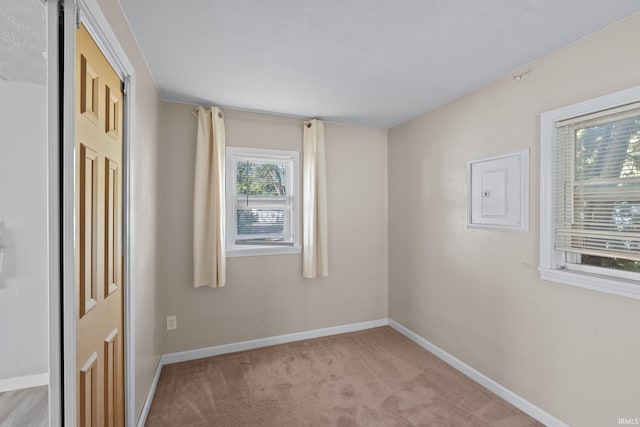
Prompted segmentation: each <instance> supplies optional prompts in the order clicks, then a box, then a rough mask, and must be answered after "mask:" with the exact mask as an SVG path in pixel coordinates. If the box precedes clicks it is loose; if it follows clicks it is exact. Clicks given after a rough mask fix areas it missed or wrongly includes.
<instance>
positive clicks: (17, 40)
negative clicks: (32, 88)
mask: <svg viewBox="0 0 640 427" xmlns="http://www.w3.org/2000/svg"><path fill="white" fill-rule="evenodd" d="M45 18H46V9H45V6H44V4H43V3H42V1H41V0H0V80H8V81H17V82H25V83H37V84H44V83H45V82H46V80H47V60H46V59H45V58H44V57H43V56H42V53H43V52H44V51H45V50H46V49H47V26H46V19H45Z"/></svg>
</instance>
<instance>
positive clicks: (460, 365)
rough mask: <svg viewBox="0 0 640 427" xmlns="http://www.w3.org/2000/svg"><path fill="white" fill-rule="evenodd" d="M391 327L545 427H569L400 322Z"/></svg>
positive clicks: (393, 322) (390, 321)
mask: <svg viewBox="0 0 640 427" xmlns="http://www.w3.org/2000/svg"><path fill="white" fill-rule="evenodd" d="M389 326H391V327H392V328H393V329H395V330H396V331H398V332H400V333H401V334H402V335H404V336H405V337H407V338H409V339H410V340H411V341H413V342H415V343H416V344H418V345H419V346H420V347H422V348H424V349H425V350H427V351H428V352H430V353H432V354H434V355H435V356H437V357H439V358H440V359H442V360H443V361H444V362H446V363H447V364H449V365H451V366H452V367H454V368H455V369H457V370H458V371H460V372H462V373H463V374H464V375H466V376H467V377H469V378H471V379H472V380H474V381H475V382H477V383H478V384H480V385H481V386H483V387H485V388H486V389H488V390H489V391H491V392H493V393H494V394H496V395H497V396H499V397H501V398H502V399H504V400H506V401H507V402H509V403H511V404H512V405H513V406H515V407H516V408H518V409H520V410H521V411H522V412H524V413H526V414H528V415H530V416H532V417H533V418H535V419H536V420H538V421H540V422H541V423H543V424H544V425H546V426H551V427H568V424H565V423H563V422H562V421H560V420H559V419H557V418H555V417H554V416H553V415H551V414H549V413H548V412H546V411H544V410H542V409H540V408H538V407H537V406H536V405H534V404H533V403H531V402H529V401H528V400H526V399H524V398H523V397H521V396H519V395H517V394H516V393H514V392H512V391H511V390H509V389H507V388H506V387H504V386H502V385H500V384H498V383H497V382H495V381H493V380H492V379H491V378H489V377H487V376H486V375H484V374H482V373H480V372H479V371H477V370H475V369H474V368H472V367H471V366H469V365H467V364H466V363H464V362H462V361H461V360H459V359H457V358H455V357H454V356H452V355H450V354H449V353H447V352H446V351H444V350H442V349H441V348H440V347H438V346H436V345H434V344H432V343H430V342H429V341H427V340H426V339H424V338H422V337H421V336H420V335H418V334H416V333H415V332H413V331H411V330H410V329H408V328H406V327H404V326H402V325H401V324H399V323H398V322H396V321H394V320H392V319H389Z"/></svg>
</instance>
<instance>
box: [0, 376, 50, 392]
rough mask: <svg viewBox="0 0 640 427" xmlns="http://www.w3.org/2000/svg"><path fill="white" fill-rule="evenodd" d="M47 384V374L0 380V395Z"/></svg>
mask: <svg viewBox="0 0 640 427" xmlns="http://www.w3.org/2000/svg"><path fill="white" fill-rule="evenodd" d="M47 384H49V374H37V375H25V376H23V377H13V378H4V379H0V393H4V392H5V391H11V390H20V389H23V388H31V387H38V386H41V385H47Z"/></svg>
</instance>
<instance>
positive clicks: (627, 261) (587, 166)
mask: <svg viewBox="0 0 640 427" xmlns="http://www.w3.org/2000/svg"><path fill="white" fill-rule="evenodd" d="M574 136H575V169H574V170H575V181H574V185H573V220H572V222H573V225H572V232H571V234H572V240H571V241H572V243H571V246H572V247H573V248H577V249H579V250H580V251H582V252H583V255H582V256H581V257H580V258H579V259H580V261H579V262H580V263H581V264H586V265H593V266H598V267H606V268H613V269H619V270H626V271H638V268H639V266H640V262H638V261H635V260H634V259H637V258H638V255H637V254H638V252H640V241H639V238H638V235H637V233H638V232H640V179H639V178H640V117H638V116H637V115H636V116H634V117H631V118H624V119H619V120H614V121H610V122H608V123H607V122H601V123H598V124H597V125H594V126H586V127H582V128H578V129H576V130H575V135H574ZM589 252H591V253H589ZM600 253H602V255H600ZM608 253H610V254H611V255H610V256H607V254H608Z"/></svg>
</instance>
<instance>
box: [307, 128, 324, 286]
mask: <svg viewBox="0 0 640 427" xmlns="http://www.w3.org/2000/svg"><path fill="white" fill-rule="evenodd" d="M303 126H304V138H303V147H302V155H303V160H302V189H303V191H302V276H304V277H308V278H315V277H326V276H328V275H329V252H328V245H327V241H328V230H327V172H326V160H325V150H324V123H322V122H321V121H320V120H315V119H314V120H311V121H309V122H305V123H304V125H303Z"/></svg>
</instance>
